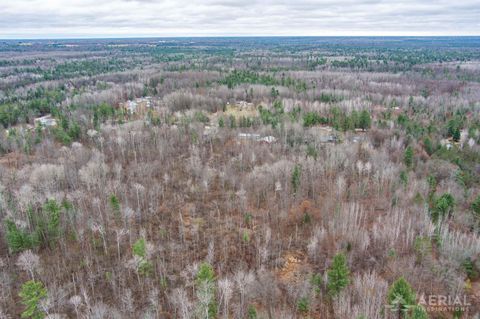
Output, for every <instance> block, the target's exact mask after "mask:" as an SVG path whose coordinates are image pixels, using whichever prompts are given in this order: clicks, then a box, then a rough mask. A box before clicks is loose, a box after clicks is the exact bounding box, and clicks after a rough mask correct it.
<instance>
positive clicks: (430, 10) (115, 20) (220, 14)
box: [0, 0, 480, 38]
mask: <svg viewBox="0 0 480 319" xmlns="http://www.w3.org/2000/svg"><path fill="white" fill-rule="evenodd" d="M0 17H2V19H0V38H50V37H89V36H94V37H95V36H102V37H105V36H106V37H122V36H209V35H211V36H229V35H230V36H235V35H318V36H322V35H480V24H479V22H478V17H480V6H479V5H478V1H477V0H462V1H461V2H458V1H457V2H452V1H450V0H448V1H447V0H438V1H430V0H420V1H413V0H398V1H390V0H383V1H382V0H297V1H293V0H277V1H273V0H252V1H241V0H193V1H187V0H111V1H107V0H69V1H64V0H2V5H1V6H0Z"/></svg>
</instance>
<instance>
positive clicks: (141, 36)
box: [0, 34, 480, 41]
mask: <svg viewBox="0 0 480 319" xmlns="http://www.w3.org/2000/svg"><path fill="white" fill-rule="evenodd" d="M478 37H480V34H478V35H471V34H462V35H451V34H445V35H438V34H432V35H418V34H417V35H415V34H411V35H408V34H405V35H368V34H365V35H175V36H152V35H136V36H131V35H125V36H117V35H114V36H73V37H68V36H66V37H63V36H62V37H32V38H30V37H18V38H16V37H11V38H0V41H26V40H28V41H32V40H37V41H39V40H122V39H182V38H184V39H188V38H478Z"/></svg>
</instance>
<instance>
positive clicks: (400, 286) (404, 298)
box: [387, 277, 416, 318]
mask: <svg viewBox="0 0 480 319" xmlns="http://www.w3.org/2000/svg"><path fill="white" fill-rule="evenodd" d="M387 301H388V304H389V305H390V307H391V309H392V310H394V311H395V312H396V313H398V314H399V316H400V315H403V316H404V318H407V317H406V315H407V313H408V311H409V309H410V308H411V307H412V306H413V305H415V303H416V302H415V291H414V290H413V289H412V287H411V286H410V284H409V283H408V282H407V281H406V280H405V278H403V277H400V278H399V279H398V280H397V281H395V282H394V283H393V284H392V286H391V287H390V289H389V290H388V293H387Z"/></svg>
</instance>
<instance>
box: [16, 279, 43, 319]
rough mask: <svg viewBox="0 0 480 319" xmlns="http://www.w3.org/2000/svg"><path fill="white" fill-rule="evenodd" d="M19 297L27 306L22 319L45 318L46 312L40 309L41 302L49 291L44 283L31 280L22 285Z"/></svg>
mask: <svg viewBox="0 0 480 319" xmlns="http://www.w3.org/2000/svg"><path fill="white" fill-rule="evenodd" d="M18 295H19V296H20V298H22V304H23V305H24V306H25V310H24V311H23V312H22V318H32V319H42V318H44V317H45V313H44V311H43V310H42V309H41V308H40V302H41V301H42V299H45V298H46V297H47V289H45V287H44V286H43V283H41V282H40V281H35V280H29V281H27V282H25V283H24V284H23V285H22V288H21V291H20V293H19V294H18Z"/></svg>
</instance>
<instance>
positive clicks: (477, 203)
mask: <svg viewBox="0 0 480 319" xmlns="http://www.w3.org/2000/svg"><path fill="white" fill-rule="evenodd" d="M472 211H473V214H474V215H475V217H477V218H480V195H478V196H477V198H475V200H474V201H473V203H472Z"/></svg>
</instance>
